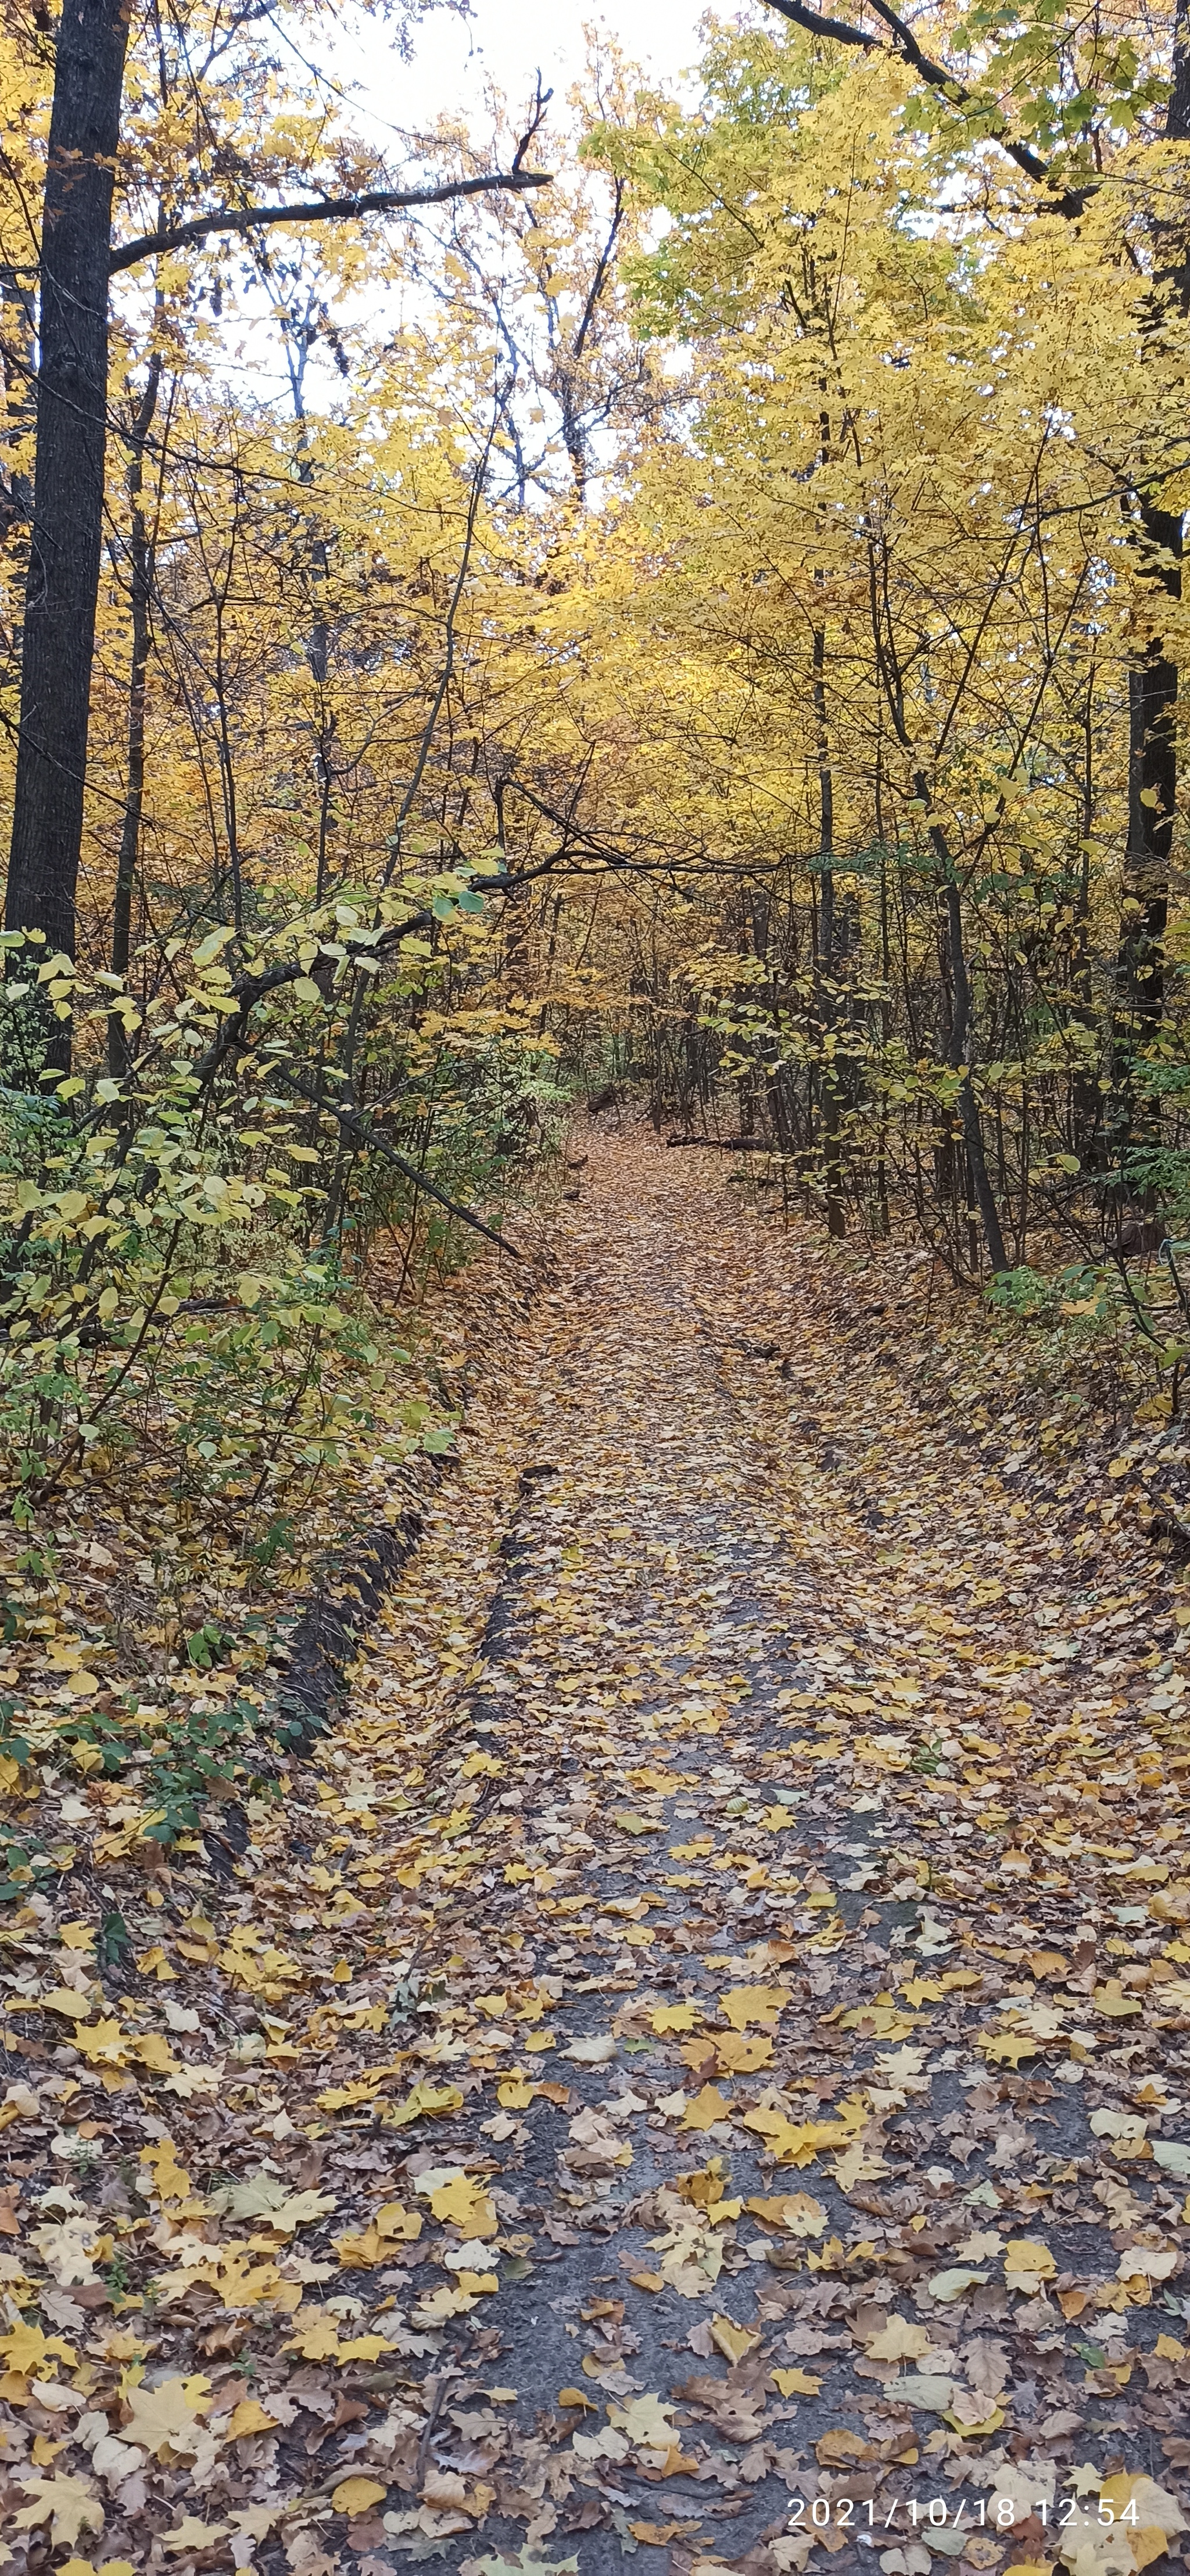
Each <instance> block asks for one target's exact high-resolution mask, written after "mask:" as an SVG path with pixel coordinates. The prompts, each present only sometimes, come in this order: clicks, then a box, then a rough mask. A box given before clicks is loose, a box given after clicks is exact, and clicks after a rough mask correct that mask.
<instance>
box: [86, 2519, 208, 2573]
mask: <svg viewBox="0 0 1190 2576" xmlns="http://www.w3.org/2000/svg"><path fill="white" fill-rule="evenodd" d="M230 2538H231V2524H230V2523H229V2522H203V2521H202V2520H201V2518H200V2516H199V2515H198V2514H196V2513H184V2514H183V2516H182V2519H181V2521H180V2522H179V2523H177V2524H175V2527H174V2529H173V2530H172V2531H167V2532H166V2533H165V2534H164V2535H163V2538H162V2543H161V2546H162V2548H163V2549H168V2550H169V2552H170V2555H171V2557H175V2558H176V2557H177V2556H178V2554H179V2552H180V2551H181V2550H183V2549H214V2548H215V2546H216V2544H217V2543H218V2542H219V2541H221V2540H230ZM105 2576H106V2571H105Z"/></svg>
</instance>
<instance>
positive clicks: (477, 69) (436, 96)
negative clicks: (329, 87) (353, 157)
mask: <svg viewBox="0 0 1190 2576" xmlns="http://www.w3.org/2000/svg"><path fill="white" fill-rule="evenodd" d="M705 7H706V0H644V5H643V6H642V0H587V5H584V0H577V5H574V0H572V5H571V7H570V8H569V9H567V8H566V7H564V6H560V5H559V0H471V14H470V16H469V17H468V18H467V19H460V18H457V17H455V16H454V15H453V13H451V12H449V11H447V10H436V11H434V12H433V13H432V14H431V16H430V17H428V18H426V19H424V20H423V21H422V23H421V25H420V26H418V27H416V28H415V30H414V33H413V43H414V58H413V61H412V62H411V63H409V64H402V63H400V62H397V61H396V60H394V58H393V57H392V55H391V54H388V55H387V59H385V49H384V46H383V21H381V20H373V21H372V22H371V25H370V27H369V28H368V34H367V36H366V37H365V42H366V43H367V42H368V37H370V38H371V40H372V41H371V42H370V43H368V57H369V59H368V60H367V62H366V63H365V62H363V61H360V60H353V59H352V55H353V53H354V48H351V49H348V48H346V47H345V48H344V49H343V51H342V54H341V57H340V59H341V61H342V64H343V72H344V75H345V76H346V77H347V78H348V79H351V78H352V77H354V78H356V79H359V78H362V79H363V81H364V84H365V88H364V95H363V97H362V98H361V99H360V100H359V102H358V105H357V113H358V112H359V109H360V108H362V109H363V110H364V112H365V115H366V111H367V108H368V105H369V104H370V105H371V106H372V108H373V110H374V111H375V113H376V115H377V117H378V119H380V120H387V121H389V122H391V123H392V124H393V125H397V126H422V127H424V126H427V125H431V124H433V123H434V121H435V120H436V118H437V117H438V116H440V115H457V114H459V113H460V112H461V113H462V114H463V115H464V116H465V117H466V119H467V122H468V123H472V122H473V123H474V124H475V126H476V128H477V129H481V128H482V126H483V123H484V118H483V90H484V84H485V80H491V81H494V82H495V83H496V85H497V87H498V88H500V89H502V90H504V91H505V92H506V93H507V95H508V97H509V99H510V100H511V101H513V102H517V101H519V100H520V99H522V98H527V97H529V96H530V95H531V93H532V89H533V83H534V78H535V76H536V74H537V73H538V71H540V73H541V80H542V87H543V88H544V89H551V88H552V90H553V92H554V95H555V98H556V99H557V100H558V102H559V103H561V102H562V101H563V100H564V99H565V96H566V92H567V90H568V89H569V87H570V86H571V83H572V82H573V81H575V80H577V79H578V77H579V75H580V73H581V71H582V68H583V62H584V56H585V47H584V43H583V29H584V26H585V25H591V24H594V25H596V26H602V27H606V28H607V29H608V30H609V31H610V33H611V34H612V35H613V36H615V37H617V38H618V39H619V42H620V43H621V45H622V46H623V48H624V51H625V52H626V54H627V55H628V57H629V59H630V60H631V61H633V62H639V63H641V64H642V65H644V66H645V67H646V68H651V69H652V70H654V71H655V72H657V73H658V74H659V75H660V76H661V78H662V80H663V81H664V82H665V84H666V85H667V86H669V85H672V84H675V83H676V81H677V78H678V75H679V74H680V73H681V72H683V71H686V70H688V69H689V68H691V67H692V66H693V65H694V64H695V63H697V61H698V58H699V54H700V52H701V46H700V43H699V37H698V25H699V20H700V19H701V17H702V15H703V12H704V9H705ZM357 24H358V22H357ZM373 45H374V46H375V51H373ZM382 89H383V92H385V93H387V95H382V94H381V91H382ZM379 139H380V138H379V136H378V137H377V140H378V141H379Z"/></svg>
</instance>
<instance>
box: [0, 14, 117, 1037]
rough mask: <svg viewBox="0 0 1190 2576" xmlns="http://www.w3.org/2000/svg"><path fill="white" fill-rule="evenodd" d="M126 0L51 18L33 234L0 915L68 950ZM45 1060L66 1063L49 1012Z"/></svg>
mask: <svg viewBox="0 0 1190 2576" xmlns="http://www.w3.org/2000/svg"><path fill="white" fill-rule="evenodd" d="M127 42H128V7H127V0H70V5H69V6H68V7H67V8H66V9H64V11H63V14H62V18H61V21H60V24H59V29H58V44H57V57H56V63H55V72H54V102H53V110H52V113H51V118H50V139H49V154H48V160H47V165H46V183H45V201H44V211H43V221H42V244H41V311H40V342H41V349H40V367H39V373H38V380H37V464H36V471H35V475H34V485H33V528H32V538H31V544H30V551H29V570H28V578H27V583H26V591H25V618H24V640H23V650H22V662H21V707H20V735H19V740H18V744H17V765H16V785H15V793H14V810H13V828H12V849H11V855H10V859H9V869H8V892H7V899H6V905H5V922H6V926H7V927H8V928H9V929H10V930H40V931H42V932H43V933H44V936H45V939H46V941H47V943H48V946H49V949H50V950H51V951H54V950H58V949H62V950H65V952H66V954H67V956H70V957H73V955H74V946H75V899H76V893H77V887H78V870H79V855H80V849H81V844H82V829H83V789H84V783H85V779H86V768H87V725H88V717H89V713H90V692H91V659H92V654H93V651H94V643H95V605H96V599H97V595H98V589H99V564H100V551H101V545H102V537H103V465H104V444H105V436H106V422H107V369H108V323H107V294H108V260H109V256H110V249H111V210H112V190H113V184H114V175H115V155H116V147H117V144H118V142H119V136H120V99H121V93H122V90H123V84H124V55H125V50H126V47H127ZM50 1055H51V1061H52V1062H55V1063H59V1064H63V1065H65V1064H68V1063H69V1056H70V1037H69V1029H68V1026H65V1025H61V1024H58V1023H55V1024H54V1025H53V1027H52V1030H51V1034H50Z"/></svg>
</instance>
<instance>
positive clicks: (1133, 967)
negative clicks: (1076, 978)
mask: <svg viewBox="0 0 1190 2576" xmlns="http://www.w3.org/2000/svg"><path fill="white" fill-rule="evenodd" d="M1165 134H1166V140H1167V141H1168V142H1170V143H1187V142H1190V0H1177V7H1176V11H1175V16H1174V32H1173V77H1172V79H1171V82H1170V91H1169V99H1168V102H1167V105H1166V111H1165ZM1160 233H1161V236H1162V237H1163V238H1162V239H1161V240H1160V243H1159V273H1160V277H1161V283H1162V284H1163V286H1164V287H1165V289H1166V291H1167V292H1168V293H1169V294H1170V295H1171V298H1172V301H1173V304H1174V306H1175V309H1176V310H1177V311H1179V312H1180V313H1182V314H1183V315H1184V314H1186V313H1187V312H1190V245H1188V242H1187V227H1186V224H1185V221H1184V219H1175V220H1174V221H1173V222H1172V223H1163V224H1162V226H1161V228H1160ZM1154 302H1155V306H1156V303H1157V299H1156V298H1155V299H1154ZM1152 336H1153V340H1154V343H1155V344H1159V343H1160V339H1161V311H1160V309H1155V311H1154V315H1153V331H1152ZM1139 537H1140V544H1141V546H1142V548H1143V551H1144V553H1145V554H1146V555H1147V556H1148V558H1149V565H1148V569H1149V578H1150V580H1151V581H1152V583H1153V586H1154V589H1155V590H1157V591H1159V592H1160V591H1164V593H1165V596H1166V598H1167V599H1169V600H1171V601H1178V602H1180V600H1181V597H1182V545H1183V517H1182V513H1181V512H1180V511H1176V512H1175V511H1172V510H1161V509H1158V508H1157V506H1156V504H1155V503H1154V502H1153V501H1151V500H1145V499H1142V501H1141V506H1140V530H1139ZM1177 699H1178V673H1177V666H1176V664H1175V663H1174V662H1173V661H1172V660H1171V658H1170V655H1169V651H1168V647H1167V644H1166V640H1165V637H1164V636H1163V635H1160V634H1157V635H1153V636H1151V637H1150V639H1149V641H1148V643H1147V645H1146V646H1145V647H1144V649H1143V651H1142V654H1141V657H1140V660H1139V661H1138V663H1137V665H1136V667H1135V669H1134V670H1132V671H1130V672H1129V675H1128V845H1127V850H1126V853H1125V859H1124V918H1123V923H1122V925H1121V936H1120V947H1119V954H1118V956H1117V960H1116V999H1117V1016H1116V1028H1115V1032H1114V1045H1113V1056H1114V1059H1115V1080H1116V1084H1117V1094H1118V1101H1119V1106H1118V1108H1117V1114H1116V1120H1115V1125H1116V1142H1117V1144H1118V1145H1119V1147H1120V1148H1121V1150H1122V1149H1124V1148H1125V1147H1126V1146H1127V1144H1128V1142H1129V1139H1130V1137H1131V1134H1132V1127H1133V1111H1132V1080H1131V1066H1132V1062H1133V1060H1134V1058H1135V1055H1136V1051H1137V1049H1138V1048H1140V1047H1144V1046H1145V1045H1146V1044H1148V1042H1149V1041H1150V1040H1151V1039H1152V1038H1153V1037H1155V1036H1156V1034H1157V1031H1158V1029H1159V1028H1160V1025H1161V1019H1162V1014H1163V1012H1164V1008H1165V954H1164V949H1165V933H1166V929H1167V926H1168V921H1169V863H1170V850H1171V846H1172V842H1173V829H1174V813H1175V807H1176V803H1177V788H1178V748H1177Z"/></svg>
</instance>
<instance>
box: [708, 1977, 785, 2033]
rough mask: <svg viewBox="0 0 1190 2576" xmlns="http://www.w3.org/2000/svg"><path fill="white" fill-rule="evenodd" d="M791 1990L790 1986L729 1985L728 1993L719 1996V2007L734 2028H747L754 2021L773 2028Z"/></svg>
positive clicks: (768, 2028) (767, 2027)
mask: <svg viewBox="0 0 1190 2576" xmlns="http://www.w3.org/2000/svg"><path fill="white" fill-rule="evenodd" d="M790 1992H791V1989H790V1988H789V1987H788V1986H729V1988H728V1990H727V1993H726V1994H725V1995H720V1997H719V2009H720V2011H721V2013H723V2015H724V2016H725V2018H726V2019H727V2020H728V2021H729V2022H730V2023H731V2027H732V2029H733V2030H747V2029H748V2027H749V2025H750V2024H751V2023H752V2022H759V2023H760V2025H761V2028H762V2029H764V2030H772V2029H773V2028H774V2026H775V2024H776V2023H777V2021H778V2020H779V2018H780V2014H781V2010H782V2007H783V2005H785V2004H787V2003H788V2002H789V1998H790Z"/></svg>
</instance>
